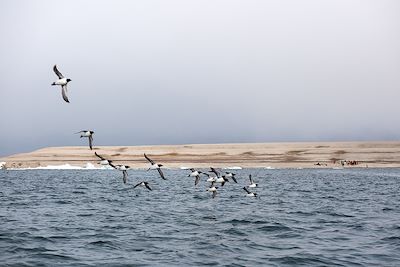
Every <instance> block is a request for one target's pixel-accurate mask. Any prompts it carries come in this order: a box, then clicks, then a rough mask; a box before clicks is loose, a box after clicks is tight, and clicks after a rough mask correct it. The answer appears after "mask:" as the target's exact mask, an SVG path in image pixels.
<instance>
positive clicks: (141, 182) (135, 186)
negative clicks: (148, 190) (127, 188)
mask: <svg viewBox="0 0 400 267" xmlns="http://www.w3.org/2000/svg"><path fill="white" fill-rule="evenodd" d="M141 184H142V182H140V183H138V184H137V185H135V186H134V187H133V188H136V187H138V186H139V185H141Z"/></svg>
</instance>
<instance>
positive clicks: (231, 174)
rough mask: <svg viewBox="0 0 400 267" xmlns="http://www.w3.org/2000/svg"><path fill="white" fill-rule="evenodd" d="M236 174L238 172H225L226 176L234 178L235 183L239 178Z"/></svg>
mask: <svg viewBox="0 0 400 267" xmlns="http://www.w3.org/2000/svg"><path fill="white" fill-rule="evenodd" d="M235 175H236V173H232V172H225V177H226V178H232V180H233V181H234V182H235V183H238V182H237V180H236V178H235Z"/></svg>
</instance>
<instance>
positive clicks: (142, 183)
mask: <svg viewBox="0 0 400 267" xmlns="http://www.w3.org/2000/svg"><path fill="white" fill-rule="evenodd" d="M138 186H144V187H146V188H147V189H149V190H150V191H151V188H150V186H149V183H148V182H144V181H143V182H140V183H138V184H137V185H135V186H134V187H133V188H136V187H138Z"/></svg>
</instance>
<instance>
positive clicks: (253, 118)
mask: <svg viewBox="0 0 400 267" xmlns="http://www.w3.org/2000/svg"><path fill="white" fill-rule="evenodd" d="M0 36H1V42H0V101H1V102H0V112H1V115H2V119H1V120H2V127H1V131H0V140H1V142H0V155H8V154H12V153H16V152H24V151H31V150H33V149H37V148H42V147H47V146H69V145H86V142H87V140H80V139H79V137H78V135H74V134H73V133H74V132H77V131H79V130H83V129H93V130H94V131H95V135H94V144H95V145H143V144H184V143H218V142H268V141H323V140H396V139H398V137H399V135H400V119H399V118H398V117H399V116H398V114H399V111H400V105H399V103H398V102H399V100H400V1H397V0H393V1H385V0H375V1H368V0H359V1H353V0H332V1H323V0H307V1H300V0H292V1H290V0H276V1H267V0H265V1H251V0H243V1H233V0H226V1H219V0H210V1H207V0H201V1H200V0H199V1H188V0H181V1H162V0H160V1H151V0H143V1H98V0H96V1H54V0H49V1H19V0H9V1H7V0H2V1H0ZM54 64H57V65H58V67H59V70H60V71H61V72H62V73H63V74H64V75H65V76H67V77H68V78H70V79H72V81H71V82H70V83H69V99H70V101H71V103H70V104H67V103H65V102H64V101H63V100H62V97H61V92H60V88H58V87H55V86H50V84H51V83H52V82H53V81H55V80H56V76H55V74H54V73H53V70H52V67H53V65H54Z"/></svg>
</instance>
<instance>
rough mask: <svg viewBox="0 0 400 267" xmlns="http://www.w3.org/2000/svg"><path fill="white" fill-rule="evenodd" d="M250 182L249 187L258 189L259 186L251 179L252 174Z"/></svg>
mask: <svg viewBox="0 0 400 267" xmlns="http://www.w3.org/2000/svg"><path fill="white" fill-rule="evenodd" d="M249 180H250V185H249V187H257V186H258V184H257V183H255V182H254V181H253V179H252V178H251V174H249Z"/></svg>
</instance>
